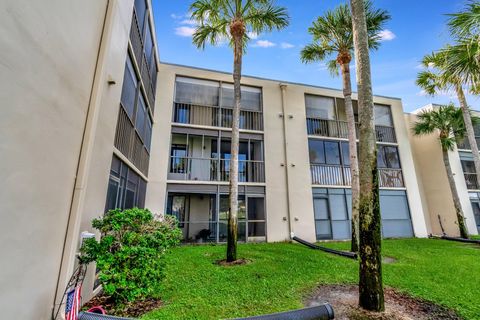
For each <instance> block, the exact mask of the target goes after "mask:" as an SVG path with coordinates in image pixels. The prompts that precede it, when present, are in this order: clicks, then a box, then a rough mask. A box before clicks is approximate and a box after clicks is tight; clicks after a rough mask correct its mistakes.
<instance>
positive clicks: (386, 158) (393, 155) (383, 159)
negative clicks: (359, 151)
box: [377, 146, 400, 169]
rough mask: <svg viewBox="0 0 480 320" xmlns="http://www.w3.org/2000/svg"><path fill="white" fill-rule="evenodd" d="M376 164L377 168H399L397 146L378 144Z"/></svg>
mask: <svg viewBox="0 0 480 320" xmlns="http://www.w3.org/2000/svg"><path fill="white" fill-rule="evenodd" d="M377 166H378V167H379V168H391V169H400V159H399V157H398V150H397V147H394V146H378V151H377Z"/></svg>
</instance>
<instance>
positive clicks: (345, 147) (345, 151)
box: [341, 142, 350, 167]
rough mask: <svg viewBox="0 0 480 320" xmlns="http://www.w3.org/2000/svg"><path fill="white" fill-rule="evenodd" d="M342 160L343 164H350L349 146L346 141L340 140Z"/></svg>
mask: <svg viewBox="0 0 480 320" xmlns="http://www.w3.org/2000/svg"><path fill="white" fill-rule="evenodd" d="M341 144H342V161H343V165H344V166H347V167H348V166H350V149H349V148H350V146H349V144H348V142H342V143H341Z"/></svg>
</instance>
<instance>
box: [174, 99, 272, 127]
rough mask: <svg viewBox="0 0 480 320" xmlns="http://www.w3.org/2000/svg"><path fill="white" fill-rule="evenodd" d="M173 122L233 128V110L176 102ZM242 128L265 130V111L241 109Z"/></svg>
mask: <svg viewBox="0 0 480 320" xmlns="http://www.w3.org/2000/svg"><path fill="white" fill-rule="evenodd" d="M174 107H175V108H174V113H173V122H176V123H185V124H195V125H202V126H212V127H223V128H231V127H232V119H233V110H232V109H230V108H220V107H216V106H202V105H194V104H188V103H177V102H175V103H174ZM240 129H244V130H255V131H262V130H263V113H262V112H260V111H250V110H240Z"/></svg>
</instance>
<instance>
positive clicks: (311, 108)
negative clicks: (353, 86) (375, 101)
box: [305, 95, 397, 143]
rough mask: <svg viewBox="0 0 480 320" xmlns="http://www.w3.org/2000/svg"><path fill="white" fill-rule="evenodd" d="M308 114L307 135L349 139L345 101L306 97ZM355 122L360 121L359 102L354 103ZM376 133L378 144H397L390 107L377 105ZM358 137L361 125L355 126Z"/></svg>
mask: <svg viewBox="0 0 480 320" xmlns="http://www.w3.org/2000/svg"><path fill="white" fill-rule="evenodd" d="M305 103H306V114H307V133H308V134H309V135H317V136H322V137H332V138H343V139H347V138H348V123H347V121H346V114H345V103H344V100H343V99H340V98H332V97H322V96H313V95H306V96H305ZM353 107H354V112H355V120H356V121H358V114H357V112H356V110H357V109H358V107H357V102H356V101H353ZM375 124H376V125H375V133H376V138H377V142H390V143H396V142H397V137H396V135H395V128H394V127H393V121H392V117H391V110H390V106H384V105H375ZM355 128H356V132H357V137H358V135H359V124H358V123H356V125H355Z"/></svg>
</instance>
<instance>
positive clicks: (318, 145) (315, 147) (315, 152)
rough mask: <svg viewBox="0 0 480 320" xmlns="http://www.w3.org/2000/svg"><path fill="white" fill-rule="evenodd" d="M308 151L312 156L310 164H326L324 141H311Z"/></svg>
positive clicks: (309, 141)
mask: <svg viewBox="0 0 480 320" xmlns="http://www.w3.org/2000/svg"><path fill="white" fill-rule="evenodd" d="M308 149H309V155H310V163H314V164H324V163H325V150H324V147H323V141H320V140H315V139H309V140H308Z"/></svg>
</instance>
